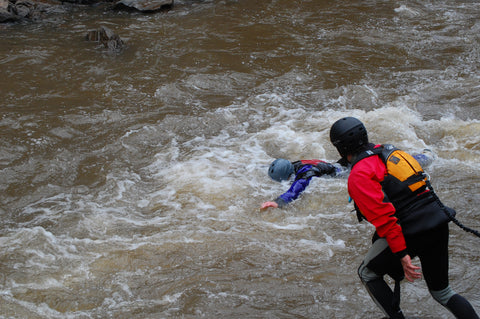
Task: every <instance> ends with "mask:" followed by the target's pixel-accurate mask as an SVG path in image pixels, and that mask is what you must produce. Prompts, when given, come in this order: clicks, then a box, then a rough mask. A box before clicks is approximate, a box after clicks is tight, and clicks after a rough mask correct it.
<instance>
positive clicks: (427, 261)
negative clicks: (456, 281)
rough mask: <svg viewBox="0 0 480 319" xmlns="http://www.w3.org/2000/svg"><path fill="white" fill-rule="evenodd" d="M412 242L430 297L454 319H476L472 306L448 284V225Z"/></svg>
mask: <svg viewBox="0 0 480 319" xmlns="http://www.w3.org/2000/svg"><path fill="white" fill-rule="evenodd" d="M412 240H415V242H416V243H415V244H412V245H415V246H416V247H418V251H417V253H418V256H419V257H420V261H421V263H422V272H423V276H424V278H425V281H426V283H427V286H428V290H429V291H430V294H431V295H432V297H433V298H434V299H435V300H436V301H437V302H439V303H440V304H441V305H443V306H444V307H446V308H447V309H448V310H450V312H452V313H453V314H454V315H455V317H456V318H459V319H478V318H479V317H478V315H477V314H476V313H475V310H474V309H473V307H472V305H471V304H470V303H469V302H468V301H467V300H466V299H465V298H464V297H462V296H461V295H459V294H457V293H456V292H455V291H454V290H453V289H452V288H451V287H450V285H449V282H448V224H445V225H444V226H441V227H439V228H437V229H435V230H432V231H429V232H427V233H426V234H423V235H420V236H416V237H415V238H414V239H412ZM407 241H410V239H408V240H407ZM407 245H408V243H407Z"/></svg>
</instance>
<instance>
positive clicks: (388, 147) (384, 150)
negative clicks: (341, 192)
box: [352, 144, 398, 167]
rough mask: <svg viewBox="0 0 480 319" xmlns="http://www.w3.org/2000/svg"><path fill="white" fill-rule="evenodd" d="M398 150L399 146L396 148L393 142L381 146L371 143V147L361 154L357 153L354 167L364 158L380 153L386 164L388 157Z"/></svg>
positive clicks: (353, 163)
mask: <svg viewBox="0 0 480 319" xmlns="http://www.w3.org/2000/svg"><path fill="white" fill-rule="evenodd" d="M396 150H398V148H396V147H395V146H393V145H392V144H383V145H381V146H379V147H374V146H373V144H371V145H369V148H368V149H367V150H365V151H363V152H361V153H360V154H358V155H357V157H355V159H354V160H353V162H352V167H353V166H354V165H355V164H357V163H358V162H360V161H361V160H363V159H364V158H367V157H370V156H373V155H379V156H380V158H381V159H382V161H383V162H384V163H385V165H386V163H387V159H388V157H389V156H390V155H391V154H392V153H393V152H394V151H396Z"/></svg>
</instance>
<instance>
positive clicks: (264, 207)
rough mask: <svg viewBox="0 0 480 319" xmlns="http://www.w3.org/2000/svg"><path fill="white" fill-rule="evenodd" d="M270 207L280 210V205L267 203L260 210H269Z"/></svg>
mask: <svg viewBox="0 0 480 319" xmlns="http://www.w3.org/2000/svg"><path fill="white" fill-rule="evenodd" d="M269 207H272V208H278V204H277V203H275V202H265V203H263V204H262V207H261V208H260V209H261V210H264V209H267V208H269Z"/></svg>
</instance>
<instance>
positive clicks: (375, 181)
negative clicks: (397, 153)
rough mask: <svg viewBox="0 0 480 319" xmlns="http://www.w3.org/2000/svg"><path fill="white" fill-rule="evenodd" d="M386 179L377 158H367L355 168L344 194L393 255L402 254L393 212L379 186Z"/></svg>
mask: <svg viewBox="0 0 480 319" xmlns="http://www.w3.org/2000/svg"><path fill="white" fill-rule="evenodd" d="M386 175H387V168H386V167H385V164H384V163H383V161H382V159H381V158H380V157H379V156H370V157H367V158H365V159H363V160H361V161H360V162H358V163H357V164H355V165H354V166H353V168H352V171H351V172H350V176H349V178H348V192H349V194H350V197H351V198H352V199H353V200H354V201H355V204H357V206H358V208H359V209H360V211H361V213H362V215H363V216H364V217H365V218H366V219H367V220H368V221H369V222H370V223H372V224H373V225H374V226H375V228H376V230H377V234H378V235H379V236H380V237H383V238H385V239H386V240H387V242H388V245H389V246H390V249H391V250H392V252H393V253H396V254H397V255H398V256H399V257H402V256H403V255H405V254H406V248H407V246H406V244H405V238H404V236H403V233H402V227H401V226H400V225H399V224H398V223H397V222H398V219H397V218H396V217H395V216H393V215H394V214H395V208H394V207H393V205H392V203H390V202H388V200H387V199H385V194H384V193H383V191H382V185H381V184H380V183H381V182H382V181H383V180H384V178H385V176H386Z"/></svg>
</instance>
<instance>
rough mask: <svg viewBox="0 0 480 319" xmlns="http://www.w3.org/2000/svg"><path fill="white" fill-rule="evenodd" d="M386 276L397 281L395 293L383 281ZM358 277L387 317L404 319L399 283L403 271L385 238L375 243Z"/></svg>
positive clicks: (360, 268) (359, 270)
mask: <svg viewBox="0 0 480 319" xmlns="http://www.w3.org/2000/svg"><path fill="white" fill-rule="evenodd" d="M385 274H389V275H390V276H391V277H392V278H394V279H395V280H396V281H397V283H396V285H395V286H396V287H395V288H396V289H395V291H392V289H390V287H389V286H388V284H387V283H386V282H385V280H384V279H383V277H384V275H385ZM358 276H359V277H360V279H361V281H362V283H363V284H364V285H365V287H366V288H367V291H368V293H369V294H370V296H371V297H372V299H373V301H374V302H375V303H376V304H377V306H378V307H379V308H380V309H381V310H382V311H383V312H384V313H385V315H387V316H388V317H389V318H392V319H403V318H404V316H403V313H402V310H401V309H400V286H399V281H400V280H401V279H402V278H403V269H402V266H401V264H400V262H399V260H398V258H397V257H396V256H395V255H394V254H393V253H392V251H391V250H390V247H389V246H388V243H387V241H386V240H385V239H384V238H380V239H377V240H376V241H375V242H374V243H373V245H372V247H371V248H370V250H369V251H368V253H367V255H366V256H365V259H364V260H363V262H362V264H361V265H360V267H359V268H358Z"/></svg>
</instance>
